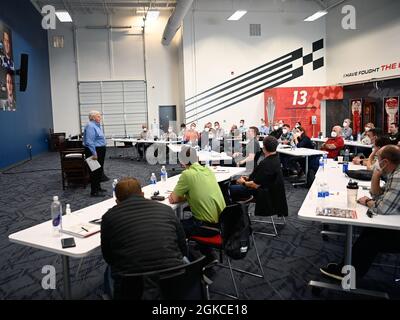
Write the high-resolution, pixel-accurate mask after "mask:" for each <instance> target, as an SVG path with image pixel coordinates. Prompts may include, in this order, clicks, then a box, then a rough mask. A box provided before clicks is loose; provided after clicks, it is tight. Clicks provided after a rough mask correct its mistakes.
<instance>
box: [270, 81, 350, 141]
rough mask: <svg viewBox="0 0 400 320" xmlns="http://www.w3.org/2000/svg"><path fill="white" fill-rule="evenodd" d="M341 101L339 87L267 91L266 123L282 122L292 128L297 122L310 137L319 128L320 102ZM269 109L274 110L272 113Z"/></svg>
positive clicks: (341, 95)
mask: <svg viewBox="0 0 400 320" xmlns="http://www.w3.org/2000/svg"><path fill="white" fill-rule="evenodd" d="M341 99H343V87H340V86H328V87H293V88H273V89H267V90H265V91H264V113H265V119H266V123H269V124H270V125H273V123H274V122H276V121H279V120H283V121H284V122H285V123H287V124H290V126H291V127H293V126H294V125H295V123H296V122H298V121H299V122H301V125H302V127H303V128H304V129H305V130H306V132H307V134H308V136H311V135H314V132H315V133H318V132H319V131H320V128H321V101H322V100H341ZM271 106H273V107H274V108H271ZM271 109H274V110H273V112H272V110H271ZM313 118H314V121H312V119H313ZM315 119H316V120H317V121H316V123H315ZM313 125H314V126H313Z"/></svg>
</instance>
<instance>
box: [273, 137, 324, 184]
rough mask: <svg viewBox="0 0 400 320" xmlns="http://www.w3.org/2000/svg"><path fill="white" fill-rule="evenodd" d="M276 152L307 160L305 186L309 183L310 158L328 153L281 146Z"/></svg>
mask: <svg viewBox="0 0 400 320" xmlns="http://www.w3.org/2000/svg"><path fill="white" fill-rule="evenodd" d="M276 151H277V152H278V153H282V154H286V155H288V156H292V157H301V158H305V159H306V167H305V172H304V174H305V179H306V180H305V182H304V184H306V183H307V177H308V158H309V157H311V156H323V155H324V154H326V153H327V152H326V151H321V150H315V149H307V148H291V147H287V146H283V145H279V146H278V149H276ZM296 185H297V184H296Z"/></svg>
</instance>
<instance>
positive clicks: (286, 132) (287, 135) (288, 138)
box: [278, 124, 293, 145]
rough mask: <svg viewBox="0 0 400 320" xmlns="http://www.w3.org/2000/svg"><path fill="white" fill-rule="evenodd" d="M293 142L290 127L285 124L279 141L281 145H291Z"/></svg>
mask: <svg viewBox="0 0 400 320" xmlns="http://www.w3.org/2000/svg"><path fill="white" fill-rule="evenodd" d="M292 140H293V135H292V133H291V132H290V126H289V125H288V124H284V125H283V127H282V134H281V136H280V137H279V139H278V141H279V143H281V144H286V145H290V143H291V142H292Z"/></svg>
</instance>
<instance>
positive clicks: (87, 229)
mask: <svg viewBox="0 0 400 320" xmlns="http://www.w3.org/2000/svg"><path fill="white" fill-rule="evenodd" d="M81 228H82V230H84V231H86V232H89V230H88V229H85V228H84V227H81Z"/></svg>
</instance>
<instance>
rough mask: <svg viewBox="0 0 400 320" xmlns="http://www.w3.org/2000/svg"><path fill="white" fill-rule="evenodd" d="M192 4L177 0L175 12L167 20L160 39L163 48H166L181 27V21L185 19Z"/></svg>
mask: <svg viewBox="0 0 400 320" xmlns="http://www.w3.org/2000/svg"><path fill="white" fill-rule="evenodd" d="M192 3H193V0H178V1H177V2H176V7H175V11H174V12H173V13H172V15H171V17H170V18H169V20H168V23H167V25H166V26H165V30H164V34H163V37H162V41H161V43H162V44H163V45H164V46H168V45H169V44H170V43H171V41H172V39H173V37H174V36H175V34H176V32H177V31H178V30H179V28H180V27H181V24H182V22H183V19H184V18H185V16H186V13H187V12H188V11H189V9H190V7H191V6H192Z"/></svg>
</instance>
